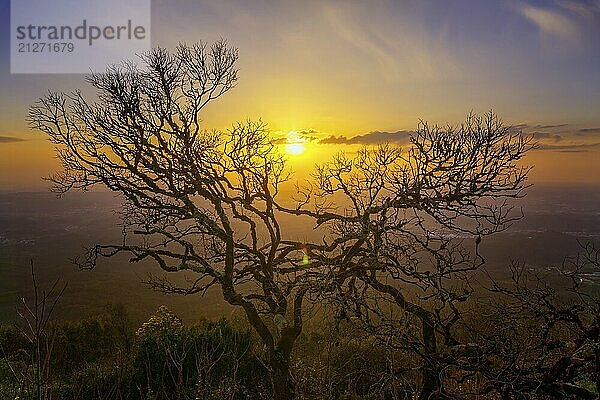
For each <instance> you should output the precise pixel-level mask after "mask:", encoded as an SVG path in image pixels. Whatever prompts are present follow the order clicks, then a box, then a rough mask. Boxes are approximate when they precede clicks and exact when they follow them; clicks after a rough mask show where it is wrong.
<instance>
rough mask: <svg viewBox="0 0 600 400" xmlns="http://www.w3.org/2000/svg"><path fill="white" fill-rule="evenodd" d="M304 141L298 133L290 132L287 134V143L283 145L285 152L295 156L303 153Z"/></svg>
mask: <svg viewBox="0 0 600 400" xmlns="http://www.w3.org/2000/svg"><path fill="white" fill-rule="evenodd" d="M305 143H306V139H305V138H303V137H301V136H300V135H299V134H298V132H296V131H290V132H288V134H287V143H286V145H285V151H286V152H287V153H288V154H290V155H292V156H297V155H300V154H302V153H304V150H305Z"/></svg>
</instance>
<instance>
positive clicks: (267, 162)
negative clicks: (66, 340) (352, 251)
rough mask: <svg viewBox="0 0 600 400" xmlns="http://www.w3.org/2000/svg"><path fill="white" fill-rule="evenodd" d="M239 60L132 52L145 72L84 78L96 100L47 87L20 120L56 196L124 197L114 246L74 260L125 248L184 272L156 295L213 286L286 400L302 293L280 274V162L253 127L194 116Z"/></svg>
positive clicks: (286, 254) (137, 257)
mask: <svg viewBox="0 0 600 400" xmlns="http://www.w3.org/2000/svg"><path fill="white" fill-rule="evenodd" d="M237 59H238V52H237V50H236V49H234V48H231V47H229V46H228V45H227V43H226V42H225V41H223V40H221V41H218V42H216V43H214V44H213V45H211V46H207V45H205V44H197V45H193V46H187V45H180V46H179V47H178V48H177V50H176V51H175V52H173V53H170V52H168V51H167V50H165V49H162V48H157V49H154V50H152V51H151V52H149V53H148V54H146V55H144V56H143V57H142V63H143V64H144V65H143V68H138V67H137V66H136V65H134V64H132V63H126V64H123V65H121V66H114V67H111V68H109V69H108V70H107V71H106V72H104V73H93V74H91V75H90V76H88V77H87V82H88V83H89V84H90V85H91V87H92V88H94V89H95V90H96V92H97V98H96V99H95V100H88V99H86V97H84V96H83V94H82V93H81V92H79V91H77V92H75V93H72V94H63V93H53V92H50V93H49V94H48V95H46V96H45V97H43V98H42V99H40V100H39V101H38V102H37V103H36V104H35V105H33V106H32V107H31V109H30V113H29V121H30V123H31V126H32V127H33V128H34V129H39V130H41V131H43V132H45V133H46V134H47V135H48V136H49V137H50V139H51V141H52V142H53V143H55V144H56V148H57V154H58V158H59V159H60V161H61V163H62V166H63V170H62V172H60V173H57V174H56V175H54V176H52V177H51V178H50V180H51V181H52V182H53V183H54V184H55V186H54V190H56V191H57V192H58V193H64V192H66V191H69V190H72V189H84V190H85V189H88V188H90V187H92V186H95V185H100V186H104V187H106V188H108V189H110V190H112V191H114V192H117V193H120V195H121V196H122V197H123V199H124V202H125V204H124V207H123V213H122V216H123V225H124V236H123V241H122V242H121V243H117V244H108V245H100V244H99V245H95V246H94V247H92V248H91V249H90V250H89V252H88V254H87V257H85V258H84V259H81V260H80V264H81V265H82V266H83V267H84V268H92V267H93V266H94V265H96V262H97V259H98V258H99V257H110V256H114V255H116V254H119V253H123V252H125V253H129V254H131V255H132V257H131V261H133V262H137V261H141V260H144V259H150V260H154V261H155V262H156V263H158V265H160V267H161V268H162V269H163V270H164V271H166V272H173V273H174V272H180V271H187V273H188V274H192V275H193V276H194V278H193V279H192V280H191V281H190V282H189V285H177V284H175V283H173V282H172V281H170V280H169V279H167V278H166V277H154V278H152V279H151V282H150V283H151V285H152V286H153V287H154V288H156V289H159V290H162V291H165V292H168V293H178V294H183V295H191V294H196V293H198V294H204V293H205V292H206V291H207V290H208V289H209V288H211V287H218V288H220V290H221V293H222V295H223V297H224V299H225V300H226V301H227V302H228V303H229V304H232V305H234V306H236V307H239V308H240V309H242V310H243V311H244V313H245V315H246V317H247V319H248V321H249V323H250V324H251V326H252V327H253V328H254V329H255V330H256V332H257V333H258V336H259V337H260V339H261V341H262V344H263V345H264V348H265V350H266V357H267V361H268V365H269V366H270V368H271V371H272V385H273V391H274V395H275V397H276V398H277V399H291V398H293V396H294V394H293V393H294V388H293V382H292V377H291V375H290V371H289V367H288V362H289V357H290V353H291V351H292V348H293V344H294V342H295V340H296V338H297V337H298V335H299V334H300V332H301V330H302V304H303V299H304V296H305V290H304V289H303V288H302V287H299V286H290V285H288V282H287V281H288V280H287V279H285V275H286V274H288V273H289V272H290V271H288V270H287V269H286V268H285V265H286V264H289V259H290V257H291V255H293V254H294V252H297V251H298V249H299V245H298V244H297V243H295V242H290V241H287V242H286V241H284V240H283V239H284V238H283V237H282V235H283V234H282V229H281V226H280V223H279V221H278V218H277V215H276V207H275V199H276V196H277V195H278V193H279V186H280V184H281V183H282V182H284V181H285V180H286V178H287V175H286V172H285V165H284V160H283V158H282V157H281V156H280V155H278V154H277V152H276V151H275V148H274V146H273V144H271V139H270V138H269V135H268V132H267V130H266V127H265V125H264V124H263V123H261V122H248V123H244V124H242V123H238V124H235V125H234V126H233V127H232V128H231V129H230V130H228V131H227V132H219V131H208V130H206V129H204V128H203V127H202V124H201V119H200V112H201V110H202V109H203V108H204V107H205V106H206V104H208V103H209V102H211V101H212V100H214V99H217V98H219V97H220V96H221V95H223V94H224V93H226V92H227V91H229V90H230V89H231V88H233V87H234V86H235V84H236V82H237V69H236V66H235V64H236V61H237ZM188 276H189V275H188ZM288 320H289V321H288Z"/></svg>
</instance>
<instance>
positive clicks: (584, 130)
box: [577, 128, 600, 133]
mask: <svg viewBox="0 0 600 400" xmlns="http://www.w3.org/2000/svg"><path fill="white" fill-rule="evenodd" d="M577 132H581V133H600V128H582V129H580V130H578V131H577Z"/></svg>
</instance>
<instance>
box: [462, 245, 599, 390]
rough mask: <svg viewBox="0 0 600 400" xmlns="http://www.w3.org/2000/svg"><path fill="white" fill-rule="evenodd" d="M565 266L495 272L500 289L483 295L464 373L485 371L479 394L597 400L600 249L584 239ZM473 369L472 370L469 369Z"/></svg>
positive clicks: (522, 265)
mask: <svg viewBox="0 0 600 400" xmlns="http://www.w3.org/2000/svg"><path fill="white" fill-rule="evenodd" d="M580 245H581V251H580V253H579V254H578V255H576V256H575V257H567V258H565V259H564V261H563V263H562V264H561V265H559V266H558V267H553V268H539V267H538V268H536V267H533V266H530V265H526V264H525V263H521V262H516V261H515V262H513V263H512V264H511V266H510V278H509V279H506V280H503V281H501V280H500V279H498V278H495V277H492V276H491V275H490V281H491V287H490V288H489V290H490V291H491V293H492V294H493V295H494V296H493V297H490V298H489V299H488V301H487V302H484V301H482V300H480V301H478V302H477V303H476V304H477V308H478V310H479V311H478V315H479V318H471V321H470V323H469V324H468V328H469V330H468V337H469V339H470V340H471V341H472V342H473V344H472V345H471V349H472V350H476V354H477V357H475V358H468V359H465V358H463V359H461V360H460V361H461V363H460V364H459V365H457V368H456V370H457V371H460V372H459V373H458V374H457V376H475V375H477V376H480V377H481V381H482V384H481V385H480V387H479V388H478V390H477V393H478V394H489V393H498V394H499V395H500V396H501V397H502V398H503V399H519V398H531V397H532V396H539V397H540V398H550V399H564V398H581V399H595V398H597V396H598V393H599V392H600V373H599V371H600V297H599V295H598V289H597V287H596V286H595V285H596V284H597V283H596V282H595V281H594V280H595V279H597V275H598V273H599V272H600V250H599V249H598V248H597V247H596V246H594V245H593V244H591V243H587V244H583V243H581V244H580ZM465 371H468V374H466V373H465Z"/></svg>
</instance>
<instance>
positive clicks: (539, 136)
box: [532, 132, 563, 142]
mask: <svg viewBox="0 0 600 400" xmlns="http://www.w3.org/2000/svg"><path fill="white" fill-rule="evenodd" d="M532 133H533V137H534V138H536V139H550V140H553V141H555V142H560V141H561V140H563V137H562V136H560V135H558V134H556V133H550V132H532Z"/></svg>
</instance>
